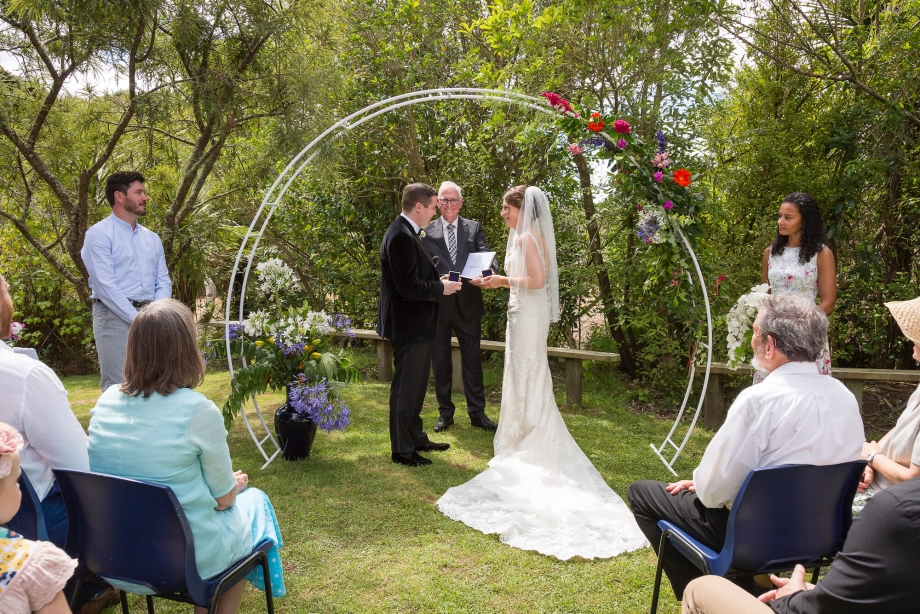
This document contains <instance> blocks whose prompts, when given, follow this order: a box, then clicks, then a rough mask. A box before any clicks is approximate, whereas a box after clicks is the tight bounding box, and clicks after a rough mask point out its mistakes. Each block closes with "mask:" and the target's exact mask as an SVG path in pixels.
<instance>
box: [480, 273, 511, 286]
mask: <svg viewBox="0 0 920 614" xmlns="http://www.w3.org/2000/svg"><path fill="white" fill-rule="evenodd" d="M505 279H507V278H506V277H505V276H504V275H489V276H488V277H479V278H478V280H479V285H480V286H481V287H483V288H488V289H492V288H502V287H504V285H505V284H504V280H505Z"/></svg>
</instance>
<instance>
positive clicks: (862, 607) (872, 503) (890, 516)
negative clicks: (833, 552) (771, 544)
mask: <svg viewBox="0 0 920 614" xmlns="http://www.w3.org/2000/svg"><path fill="white" fill-rule="evenodd" d="M918 569H920V478H914V479H913V480H908V481H907V482H901V483H900V484H895V485H894V486H892V487H891V488H888V489H886V490H883V491H882V492H880V493H878V494H877V495H875V496H874V497H872V498H871V499H869V502H868V503H867V504H866V507H865V508H863V511H862V512H860V513H859V516H857V517H856V519H855V520H853V526H852V527H850V532H849V534H848V535H847V540H846V542H845V543H844V544H843V549H842V550H841V551H840V553H839V554H838V555H837V557H836V558H835V559H834V563H833V564H832V565H831V568H830V571H828V572H827V576H825V578H824V579H823V580H821V581H820V582H818V585H817V586H816V587H815V588H814V590H810V591H800V592H798V593H795V594H794V595H789V596H788V597H783V598H782V599H776V600H774V601H772V602H770V604H769V605H770V607H772V608H773V610H774V611H776V612H781V613H782V614H831V613H833V614H856V613H857V612H858V613H860V614H897V613H901V612H905V613H906V612H918V611H920V581H918V580H917V571H918Z"/></svg>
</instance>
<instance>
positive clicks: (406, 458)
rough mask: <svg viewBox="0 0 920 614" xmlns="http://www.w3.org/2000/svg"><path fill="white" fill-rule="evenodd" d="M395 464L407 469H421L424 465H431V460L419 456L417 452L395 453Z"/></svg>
mask: <svg viewBox="0 0 920 614" xmlns="http://www.w3.org/2000/svg"><path fill="white" fill-rule="evenodd" d="M393 462H394V463H399V464H400V465H405V466H406V467H421V466H422V465H430V464H431V461H430V460H428V459H427V458H425V457H424V456H419V455H418V453H417V452H412V453H411V454H399V453H397V452H393Z"/></svg>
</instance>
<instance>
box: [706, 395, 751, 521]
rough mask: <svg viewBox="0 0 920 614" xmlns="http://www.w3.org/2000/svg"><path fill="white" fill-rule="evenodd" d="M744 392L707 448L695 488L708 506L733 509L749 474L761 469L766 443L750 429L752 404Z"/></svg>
mask: <svg viewBox="0 0 920 614" xmlns="http://www.w3.org/2000/svg"><path fill="white" fill-rule="evenodd" d="M748 390H751V388H748V389H747V390H744V391H742V392H741V394H739V395H738V398H737V399H736V400H735V402H734V403H733V404H732V406H731V408H730V409H729V410H728V415H727V416H726V417H725V424H723V425H722V427H721V428H720V429H719V431H718V432H717V433H716V434H715V436H714V437H713V438H712V441H710V442H709V445H708V446H706V452H705V453H704V454H703V459H702V460H701V461H700V464H699V466H697V468H696V469H694V470H693V485H694V486H695V488H696V494H697V496H698V497H699V499H700V501H701V502H702V503H703V505H705V506H706V507H710V508H718V507H722V506H728V507H731V505H732V503H733V502H734V500H735V497H737V496H738V491H739V490H741V485H742V484H743V483H744V480H745V479H746V478H747V476H748V474H749V473H750V472H751V471H752V470H753V469H756V468H757V467H759V466H760V458H761V456H762V455H763V450H764V448H765V444H764V443H763V442H761V441H760V440H759V438H758V437H757V434H756V433H755V432H753V431H752V429H751V421H752V417H751V416H752V415H753V413H752V412H751V409H752V408H751V407H750V405H751V404H752V401H751V400H750V396H749V395H747V394H745V393H746V392H747V391H748Z"/></svg>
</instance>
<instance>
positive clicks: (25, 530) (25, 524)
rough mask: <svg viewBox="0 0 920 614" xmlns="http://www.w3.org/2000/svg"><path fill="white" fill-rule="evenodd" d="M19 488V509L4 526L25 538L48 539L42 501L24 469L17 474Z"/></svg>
mask: <svg viewBox="0 0 920 614" xmlns="http://www.w3.org/2000/svg"><path fill="white" fill-rule="evenodd" d="M19 489H20V490H21V491H22V503H21V504H20V505H19V511H18V512H16V515H15V516H13V518H12V519H11V520H10V521H9V522H7V523H6V525H4V526H6V528H7V529H9V530H11V531H16V532H17V533H19V534H20V535H22V536H23V537H25V538H26V539H31V540H39V541H48V529H47V528H46V526H45V513H44V512H43V511H42V502H41V500H39V498H38V494H37V493H36V492H35V488H33V487H32V482H30V481H29V478H28V477H27V476H26V472H25V471H23V472H22V473H21V474H20V475H19Z"/></svg>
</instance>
